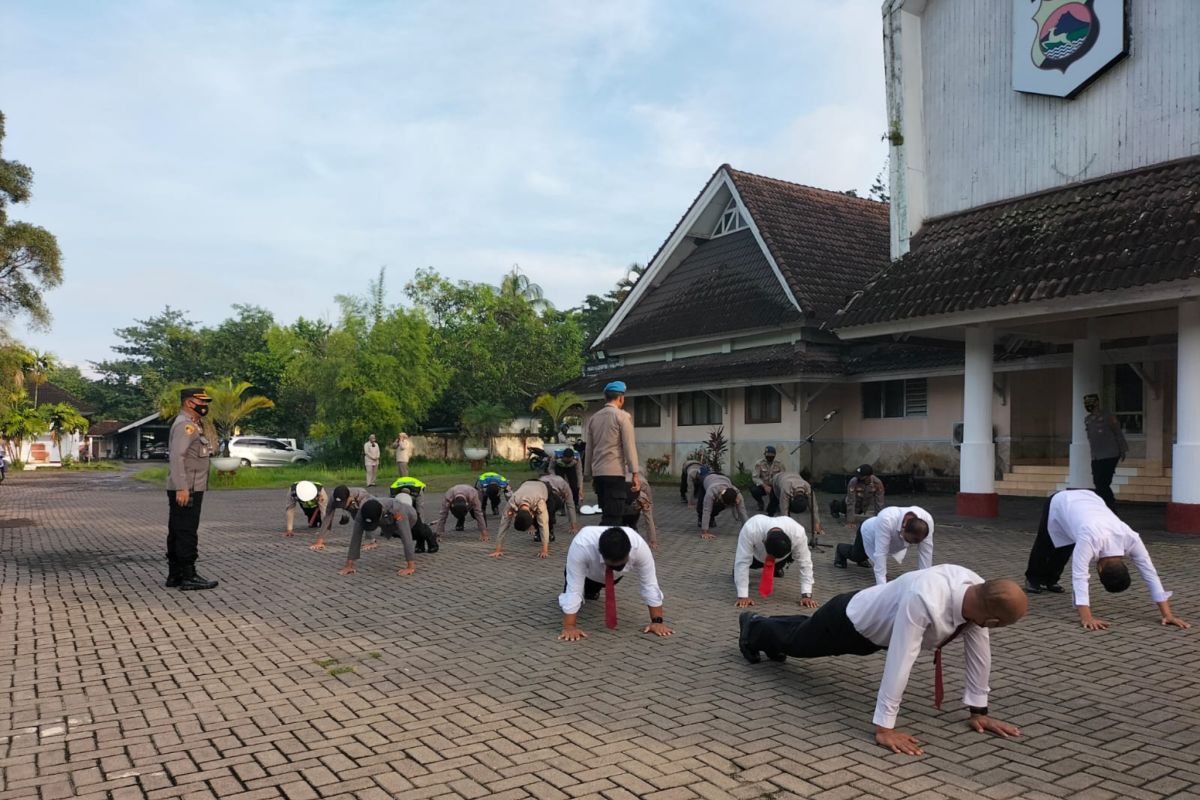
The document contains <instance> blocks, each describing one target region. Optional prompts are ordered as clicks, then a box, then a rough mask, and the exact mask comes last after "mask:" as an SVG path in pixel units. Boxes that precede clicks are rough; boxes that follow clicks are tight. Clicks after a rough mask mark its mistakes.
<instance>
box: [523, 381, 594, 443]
mask: <svg viewBox="0 0 1200 800" xmlns="http://www.w3.org/2000/svg"><path fill="white" fill-rule="evenodd" d="M573 408H583V398H582V397H580V396H579V395H577V394H575V392H559V393H558V394H550V393H549V392H542V393H541V394H539V395H538V396H537V399H535V400H534V401H533V405H531V406H530V407H529V410H530V411H543V412H545V414H546V416H547V417H549V418H550V429H551V430H553V431H554V434H553V435H555V436H557V435H558V423H559V422H560V421H562V418H563V417H565V416H566V415H567V412H568V411H570V410H571V409H573Z"/></svg>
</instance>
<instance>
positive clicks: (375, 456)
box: [363, 433, 379, 489]
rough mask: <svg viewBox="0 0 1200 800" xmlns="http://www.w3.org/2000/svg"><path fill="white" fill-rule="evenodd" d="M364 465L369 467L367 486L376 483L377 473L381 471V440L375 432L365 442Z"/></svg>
mask: <svg viewBox="0 0 1200 800" xmlns="http://www.w3.org/2000/svg"><path fill="white" fill-rule="evenodd" d="M363 466H365V467H366V468H367V488H368V489H369V488H370V487H372V486H374V485H375V473H376V472H378V471H379V442H377V441H375V434H373V433H372V434H371V435H370V436H368V437H367V441H366V442H365V443H363Z"/></svg>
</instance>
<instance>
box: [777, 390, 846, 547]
mask: <svg viewBox="0 0 1200 800" xmlns="http://www.w3.org/2000/svg"><path fill="white" fill-rule="evenodd" d="M840 410H841V409H834V410H833V411H830V412H829V413H828V414H826V415H825V418H824V420H823V421H822V422H821V424H820V425H819V426H817V429H816V430H814V431H813V432H812V433H810V434H809V435H808V436H807V437H805V439H804V441H802V442H800V444H798V445H796V446H795V447H793V448H792V450H791V453H790V454H789V455H795V454H796V451H797V450H799V449H800V448H801V447H804V445H808V472H809V476H810V477H811V476H812V469H813V442H814V441H815V440H816V438H817V434H818V433H820V432H821V431H822V430H824V428H825V426H826V425H828V424H829V423H830V422H832V421H833V418H834V417H836V416H837V413H838V411H840ZM809 485H810V486H811V484H809ZM812 502H814V503H815V502H817V490H816V489H813V493H812ZM828 546H829V545H824V544H818V543H817V532H816V531H813V532H812V536H809V537H808V549H809V550H813V551H815V552H818V553H819V552H821V550H822V549H823V548H826V547H828Z"/></svg>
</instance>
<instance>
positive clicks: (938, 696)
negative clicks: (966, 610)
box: [933, 622, 967, 709]
mask: <svg viewBox="0 0 1200 800" xmlns="http://www.w3.org/2000/svg"><path fill="white" fill-rule="evenodd" d="M965 627H967V623H965V622H964V623H963V624H962V625H959V626H958V627H957V628H955V629H954V633H952V634H950V635H949V636H947V637H946V638H945V639H944V640H943V641H942V643H941V644H939V645H938V646H937V649H936V650H934V651H933V705H934V706H935V707H937V708H938V709H940V708H941V707H942V697H943V696H945V691H944V690H943V689H942V648H943V647H945V646H946V645H948V644H950V643H951V642H953V641H954V640H955V639H956V638H957V637H958V635H959V634H960V633H962V632H963V628H965Z"/></svg>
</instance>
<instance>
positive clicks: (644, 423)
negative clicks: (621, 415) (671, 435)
mask: <svg viewBox="0 0 1200 800" xmlns="http://www.w3.org/2000/svg"><path fill="white" fill-rule="evenodd" d="M661 426H662V407H661V406H659V404H658V403H656V402H654V400H653V398H650V397H634V398H633V427H635V428H658V427H661Z"/></svg>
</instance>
